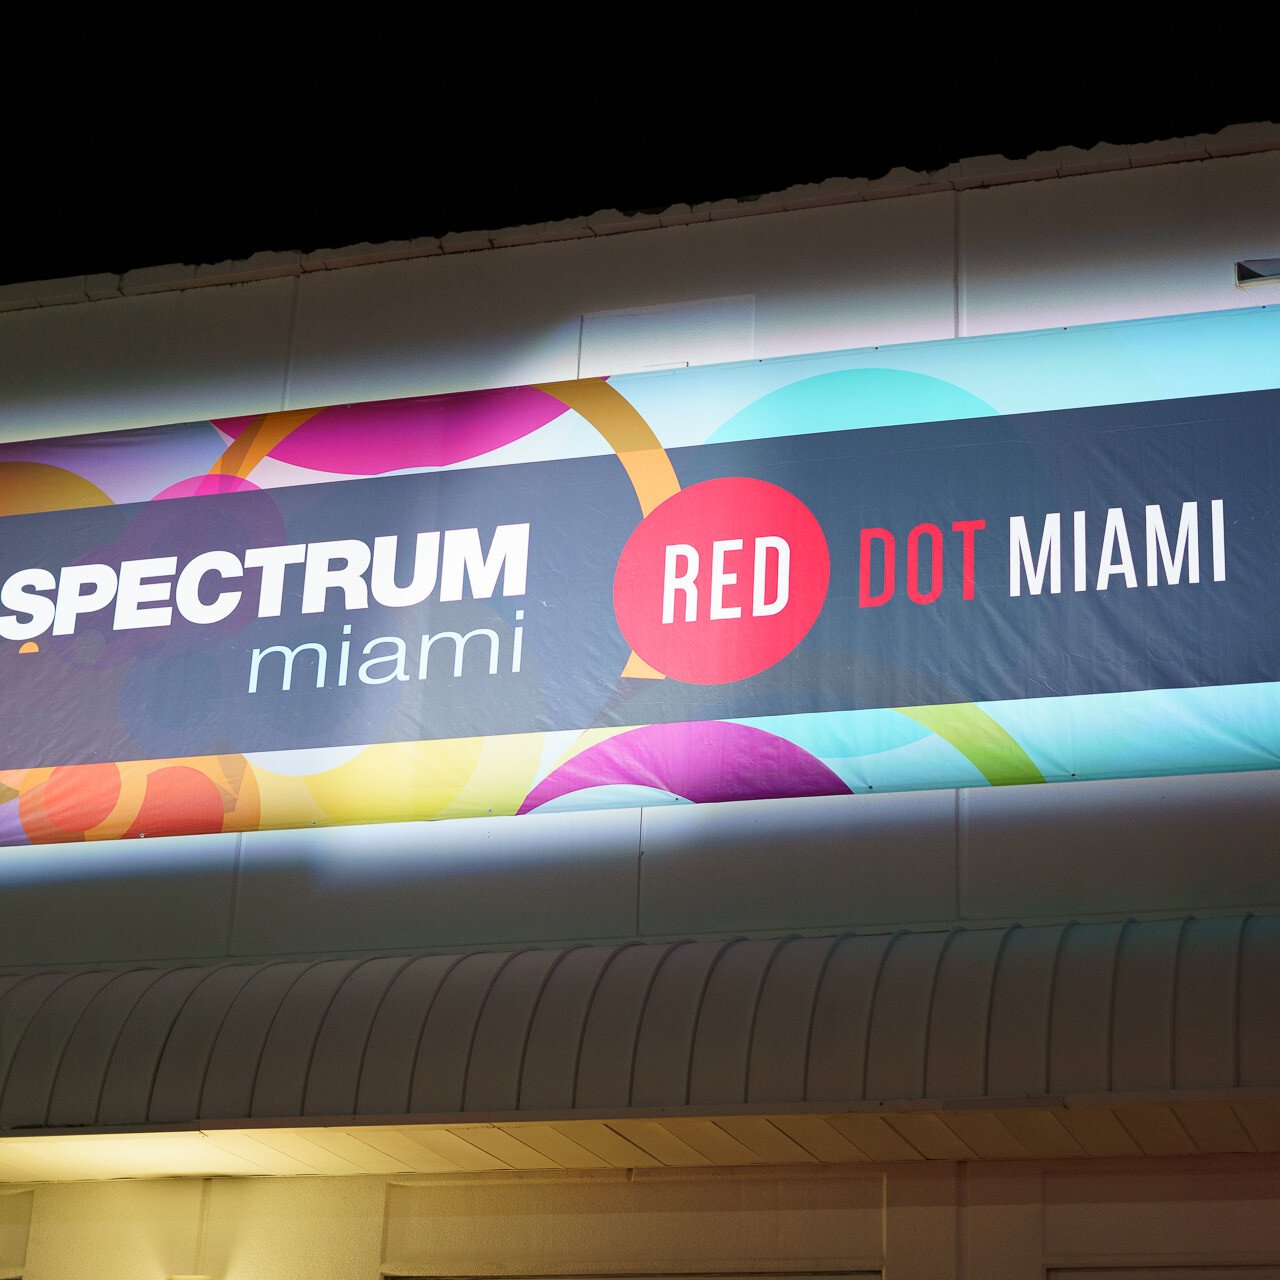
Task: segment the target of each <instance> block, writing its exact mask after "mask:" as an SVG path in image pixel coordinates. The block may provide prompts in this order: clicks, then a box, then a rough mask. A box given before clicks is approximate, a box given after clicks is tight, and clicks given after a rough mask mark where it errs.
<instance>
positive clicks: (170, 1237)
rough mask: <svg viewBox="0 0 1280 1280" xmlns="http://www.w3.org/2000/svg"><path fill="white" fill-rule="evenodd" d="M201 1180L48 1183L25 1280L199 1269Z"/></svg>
mask: <svg viewBox="0 0 1280 1280" xmlns="http://www.w3.org/2000/svg"><path fill="white" fill-rule="evenodd" d="M204 1194H205V1189H204V1184H203V1183H202V1182H199V1181H196V1180H191V1181H185V1182H184V1181H177V1180H163V1181H155V1182H148V1181H137V1182H121V1183H116V1184H114V1185H112V1186H111V1187H110V1188H109V1189H107V1190H106V1192H105V1194H104V1189H103V1188H101V1187H98V1186H95V1185H94V1184H93V1183H68V1184H64V1185H62V1186H56V1187H44V1188H41V1190H40V1191H39V1192H38V1193H37V1194H36V1196H35V1202H34V1205H33V1207H32V1212H31V1231H30V1235H29V1236H28V1239H27V1267H26V1271H25V1273H24V1280H71V1278H72V1277H75V1278H76V1280H83V1278H86V1277H92V1278H93V1280H142V1278H143V1277H146V1278H147V1280H164V1277H166V1276H171V1275H195V1274H198V1270H197V1268H198V1264H199V1253H200V1205H201V1199H202V1197H203V1196H204Z"/></svg>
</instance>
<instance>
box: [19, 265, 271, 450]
mask: <svg viewBox="0 0 1280 1280" xmlns="http://www.w3.org/2000/svg"><path fill="white" fill-rule="evenodd" d="M294 288H295V282H294V281H293V280H291V279H277V280H261V281H257V282H255V283H252V284H242V285H231V286H228V287H224V288H220V289H188V290H185V291H182V292H176V293H151V294H143V295H140V296H138V297H131V298H109V299H106V300H104V301H101V302H86V303H81V304H78V305H74V306H63V307H40V308H33V309H31V310H28V311H12V312H6V313H4V314H0V439H5V440H17V439H28V438H31V437H35V436H60V435H73V434H78V433H81V432H87V431H111V430H116V429H120V428H126V427H145V426H154V425H156V424H159V423H167V422H192V421H199V420H201V419H204V418H208V417H210V416H220V417H229V416H232V415H235V414H240V413H254V412H257V413H261V412H264V411H266V410H272V409H280V408H282V407H283V404H282V397H283V395H284V387H285V376H284V374H285V364H286V359H287V352H288V344H289V324H290V315H291V312H292V307H293V297H294Z"/></svg>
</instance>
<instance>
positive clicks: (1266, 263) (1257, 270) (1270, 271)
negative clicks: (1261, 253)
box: [1236, 258, 1280, 285]
mask: <svg viewBox="0 0 1280 1280" xmlns="http://www.w3.org/2000/svg"><path fill="white" fill-rule="evenodd" d="M1277 281H1280V258H1245V259H1243V260H1241V261H1240V262H1237V263H1236V284H1238V285H1252V284H1275V283H1276V282H1277Z"/></svg>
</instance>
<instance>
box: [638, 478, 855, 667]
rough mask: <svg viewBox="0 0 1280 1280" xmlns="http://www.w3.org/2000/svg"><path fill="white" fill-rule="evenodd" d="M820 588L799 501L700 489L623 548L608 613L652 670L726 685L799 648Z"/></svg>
mask: <svg viewBox="0 0 1280 1280" xmlns="http://www.w3.org/2000/svg"><path fill="white" fill-rule="evenodd" d="M830 577H831V558H830V555H829V554H828V551H827V540H826V538H825V537H824V536H823V533H822V527H821V526H820V525H819V524H818V521H817V520H816V519H815V517H814V515H813V512H811V511H810V510H809V508H808V507H806V506H805V505H804V503H803V502H801V501H800V500H799V499H798V498H797V497H795V496H794V495H793V494H790V493H788V492H787V491H786V490H785V489H781V488H779V487H778V486H777V485H776V484H769V483H767V482H766V481H764V480H751V479H744V478H740V477H729V478H725V479H721V480H706V481H703V482H702V483H701V484H695V485H692V486H690V487H689V488H688V489H682V490H681V491H680V492H679V493H676V494H673V495H672V496H671V497H670V498H668V499H667V500H666V501H665V502H664V503H662V504H661V505H660V506H658V507H655V508H654V510H652V511H651V512H650V513H649V514H648V515H647V516H646V517H645V518H644V519H643V520H642V521H641V522H640V525H639V526H638V527H637V529H636V531H635V532H634V533H633V534H632V535H631V537H630V538H629V539H628V540H627V545H626V546H625V547H623V549H622V555H621V557H620V558H619V560H618V568H617V572H616V573H615V574H614V578H613V609H614V612H615V613H616V614H617V618H618V626H619V627H620V628H621V630H622V634H623V637H624V638H625V639H626V641H627V643H628V644H629V645H630V646H631V647H632V649H634V650H635V652H636V654H637V655H638V656H639V657H640V658H643V659H644V661H645V662H647V663H648V664H649V665H650V666H651V667H653V668H654V669H655V670H657V671H660V672H662V674H663V675H666V676H670V677H671V678H672V679H674V680H683V681H685V682H686V683H688V684H728V683H729V682H731V681H734V680H745V679H746V678H747V677H748V676H754V675H758V674H759V673H760V672H761V671H765V670H767V669H768V668H769V667H771V666H773V665H774V664H775V663H777V662H780V661H781V660H782V659H783V658H785V657H786V656H787V654H789V653H790V652H791V651H792V650H793V649H794V648H795V647H796V645H798V644H799V643H800V641H801V640H803V639H804V638H805V636H806V635H807V634H808V633H809V629H810V628H811V627H812V626H813V624H814V622H815V621H816V620H817V617H818V614H819V613H820V612H821V611H822V605H823V603H824V601H825V600H826V598H827V584H828V581H829V580H830Z"/></svg>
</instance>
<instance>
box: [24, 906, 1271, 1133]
mask: <svg viewBox="0 0 1280 1280" xmlns="http://www.w3.org/2000/svg"><path fill="white" fill-rule="evenodd" d="M1277 1010H1280V918H1275V917H1244V918H1214V919H1203V920H1201V919H1183V920H1167V921H1154V922H1142V923H1137V922H1132V921H1131V922H1128V923H1124V924H1119V923H1115V924H1070V925H1065V926H1046V927H1035V928H1021V927H1016V926H1015V927H1013V928H1009V929H1003V930H972V931H966V930H962V929H961V930H952V931H948V932H936V933H898V934H893V935H879V936H841V937H826V938H800V937H792V938H784V939H781V940H766V941H760V940H743V939H740V940H736V941H729V942H676V943H662V944H656V943H648V944H639V943H637V944H628V945H621V946H603V947H601V946H577V947H569V948H566V949H561V950H522V951H511V952H494V951H489V952H472V953H468V954H463V955H426V956H378V957H372V958H361V959H328V960H310V961H287V962H282V961H273V962H268V963H260V964H234V963H228V964H218V965H208V966H193V965H188V966H183V967H170V968H164V967H146V968H143V967H139V968H133V969H128V970H123V971H122V970H119V969H111V970H108V969H87V970H86V969H76V970H68V971H59V972H44V973H21V974H9V975H0V1133H8V1134H13V1133H16V1132H25V1133H31V1132H40V1131H44V1130H62V1131H65V1130H68V1129H90V1130H93V1129H98V1130H101V1129H114V1128H124V1129H133V1130H143V1129H148V1128H156V1127H171V1126H176V1127H198V1126H216V1125H226V1124H229V1123H239V1122H244V1121H246V1120H253V1121H255V1122H261V1121H267V1120H270V1121H274V1122H289V1123H295V1124H296V1123H298V1122H300V1121H301V1122H303V1123H307V1122H319V1121H321V1120H334V1119H347V1120H350V1119H367V1120H374V1119H377V1120H380V1121H385V1120H389V1119H390V1120H397V1121H399V1120H404V1119H406V1118H409V1117H412V1118H415V1119H420V1120H428V1119H429V1120H457V1119H487V1118H493V1117H495V1116H507V1117H513V1118H533V1117H534V1116H548V1115H552V1116H560V1117H572V1116H577V1115H586V1114H601V1113H605V1112H607V1113H612V1114H615V1115H623V1114H628V1113H630V1114H643V1113H649V1114H654V1113H656V1112H662V1111H670V1110H672V1109H679V1110H682V1111H686V1112H687V1111H690V1110H693V1111H702V1112H704V1113H715V1112H716V1111H717V1110H735V1111H741V1110H744V1109H746V1110H750V1111H755V1110H759V1111H761V1112H762V1113H764V1112H769V1111H777V1110H779V1109H784V1110H785V1109H796V1108H807V1107H808V1108H821V1109H824V1110H827V1111H832V1110H838V1109H840V1108H841V1107H842V1106H853V1105H857V1104H864V1103H866V1102H870V1101H875V1100H885V1101H895V1102H904V1101H905V1102H911V1101H917V1100H918V1101H931V1102H932V1103H933V1104H934V1105H935V1106H937V1107H942V1106H945V1105H947V1104H948V1103H952V1102H958V1101H970V1100H983V1101H984V1103H987V1104H990V1103H992V1102H996V1101H999V1100H1009V1099H1021V1098H1042V1097H1061V1096H1064V1095H1073V1096H1079V1095H1087V1094H1098V1095H1117V1094H1121V1095H1135V1094H1149V1093H1163V1092H1169V1091H1188V1092H1190V1091H1194V1092H1197V1093H1203V1092H1205V1091H1223V1090H1235V1089H1239V1088H1250V1087H1266V1088H1275V1087H1278V1086H1280V1017H1278V1016H1277Z"/></svg>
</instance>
